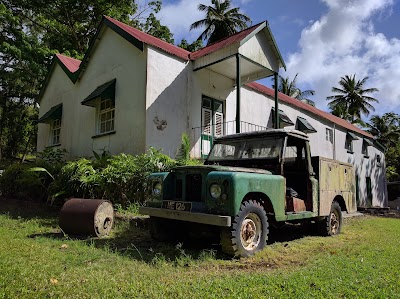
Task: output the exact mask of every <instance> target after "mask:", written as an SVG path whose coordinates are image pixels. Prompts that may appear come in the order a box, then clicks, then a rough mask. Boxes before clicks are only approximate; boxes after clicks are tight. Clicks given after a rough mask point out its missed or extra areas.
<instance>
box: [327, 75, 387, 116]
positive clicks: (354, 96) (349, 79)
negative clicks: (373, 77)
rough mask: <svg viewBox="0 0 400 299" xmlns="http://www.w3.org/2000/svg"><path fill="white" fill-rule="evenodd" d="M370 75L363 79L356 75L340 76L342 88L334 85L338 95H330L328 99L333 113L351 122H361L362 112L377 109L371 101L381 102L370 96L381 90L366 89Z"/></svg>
mask: <svg viewBox="0 0 400 299" xmlns="http://www.w3.org/2000/svg"><path fill="white" fill-rule="evenodd" d="M367 80H368V77H365V78H364V79H362V80H356V75H355V74H354V75H353V76H348V75H346V76H344V77H341V78H340V81H339V85H340V87H341V88H337V87H332V92H335V93H337V94H336V95H333V96H329V97H327V98H326V99H327V100H328V101H329V100H330V102H329V104H328V106H329V108H330V109H331V112H332V114H334V115H336V116H339V117H341V118H343V119H346V120H348V121H350V122H351V123H359V122H360V120H361V114H364V115H369V113H370V111H375V108H374V106H372V104H371V103H379V101H378V100H377V99H375V98H373V97H370V96H368V94H371V93H373V92H376V91H379V90H378V89H377V88H367V89H364V85H365V82H366V81H367Z"/></svg>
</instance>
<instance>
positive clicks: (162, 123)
mask: <svg viewBox="0 0 400 299" xmlns="http://www.w3.org/2000/svg"><path fill="white" fill-rule="evenodd" d="M146 49H147V55H148V60H147V61H148V63H147V87H146V90H147V97H146V126H145V129H146V130H145V131H146V149H147V148H149V147H150V146H153V147H155V148H156V149H162V150H163V152H164V153H165V154H167V155H169V156H171V157H175V156H176V154H177V150H178V148H179V145H180V144H181V137H182V133H185V132H187V131H188V128H189V117H190V113H189V109H190V102H189V100H190V93H189V85H190V82H189V81H190V73H191V67H192V66H191V64H189V62H187V61H184V60H181V59H179V58H177V57H174V56H170V55H168V54H166V53H165V52H162V51H161V50H158V49H156V48H154V47H151V46H147V47H146Z"/></svg>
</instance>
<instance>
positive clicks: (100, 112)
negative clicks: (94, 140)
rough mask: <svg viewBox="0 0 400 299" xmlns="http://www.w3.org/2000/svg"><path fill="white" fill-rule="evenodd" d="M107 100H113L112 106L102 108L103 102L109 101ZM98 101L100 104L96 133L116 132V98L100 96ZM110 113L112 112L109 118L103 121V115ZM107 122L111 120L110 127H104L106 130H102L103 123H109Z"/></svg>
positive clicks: (98, 106)
mask: <svg viewBox="0 0 400 299" xmlns="http://www.w3.org/2000/svg"><path fill="white" fill-rule="evenodd" d="M107 101H111V107H110V108H106V109H103V110H101V104H102V103H104V102H107ZM98 103H99V104H98V105H97V111H96V134H97V135H103V134H107V133H111V132H114V131H115V100H114V99H111V98H106V99H101V98H100V99H99V102H98ZM108 113H110V115H111V117H110V118H107V119H106V120H104V121H103V122H102V121H101V116H102V115H107V114H108ZM107 122H111V125H110V129H109V130H106V128H104V131H102V129H101V126H102V123H105V124H107ZM105 127H106V125H105Z"/></svg>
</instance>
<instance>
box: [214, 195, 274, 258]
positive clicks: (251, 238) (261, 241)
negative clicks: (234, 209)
mask: <svg viewBox="0 0 400 299" xmlns="http://www.w3.org/2000/svg"><path fill="white" fill-rule="evenodd" d="M268 226H269V225H268V217H267V214H266V212H265V210H264V208H263V206H262V205H261V204H260V203H259V202H257V201H255V200H247V201H245V202H243V203H242V205H241V206H240V210H239V213H238V214H237V215H236V216H235V218H234V219H233V223H232V226H231V227H230V228H223V229H222V230H221V246H222V251H223V252H225V253H227V254H229V255H233V256H239V257H247V256H250V255H253V254H254V253H255V252H257V251H260V250H261V249H263V248H264V247H265V245H266V243H267V240H268V233H269V230H268Z"/></svg>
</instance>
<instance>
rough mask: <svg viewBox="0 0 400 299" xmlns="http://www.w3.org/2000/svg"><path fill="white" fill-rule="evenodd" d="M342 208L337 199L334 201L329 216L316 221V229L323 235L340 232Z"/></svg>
mask: <svg viewBox="0 0 400 299" xmlns="http://www.w3.org/2000/svg"><path fill="white" fill-rule="evenodd" d="M342 222H343V217H342V209H341V208H340V205H339V203H338V202H337V201H334V202H333V203H332V206H331V212H330V213H329V216H326V217H324V218H322V219H321V220H320V221H318V223H317V224H318V230H319V232H320V234H321V235H323V236H335V235H338V234H339V233H340V230H341V229H342Z"/></svg>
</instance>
